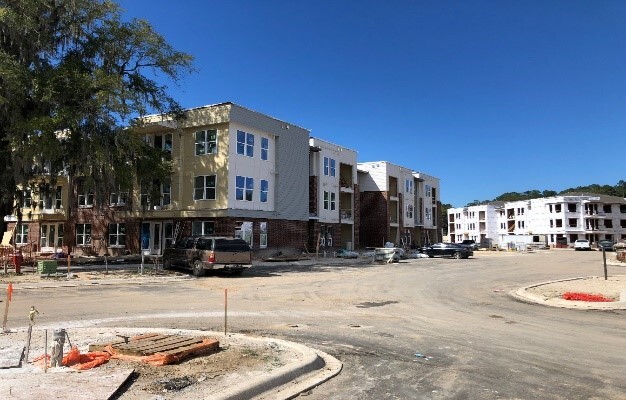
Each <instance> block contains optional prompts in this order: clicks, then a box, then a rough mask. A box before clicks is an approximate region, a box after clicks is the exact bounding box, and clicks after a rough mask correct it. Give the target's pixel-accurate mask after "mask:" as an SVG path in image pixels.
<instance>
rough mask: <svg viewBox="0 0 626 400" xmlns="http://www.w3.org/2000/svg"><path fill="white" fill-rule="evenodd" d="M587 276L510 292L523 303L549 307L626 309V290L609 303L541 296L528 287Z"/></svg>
mask: <svg viewBox="0 0 626 400" xmlns="http://www.w3.org/2000/svg"><path fill="white" fill-rule="evenodd" d="M587 278H589V277H585V276H580V277H576V278H568V279H559V280H554V281H547V282H541V283H536V284H533V285H529V286H525V287H522V288H519V289H514V290H512V291H510V292H509V293H508V294H509V295H510V296H511V297H513V298H514V299H516V300H518V301H521V302H523V303H529V304H540V305H543V306H548V307H557V308H570V309H578V310H599V311H607V310H626V291H622V292H621V293H620V301H614V302H609V303H596V302H587V301H572V300H563V299H558V298H545V297H543V296H539V295H536V294H533V293H529V292H528V289H531V288H535V287H538V286H544V285H549V284H552V283H558V282H568V281H575V280H580V279H587Z"/></svg>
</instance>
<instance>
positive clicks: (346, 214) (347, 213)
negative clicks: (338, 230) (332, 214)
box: [339, 208, 354, 222]
mask: <svg viewBox="0 0 626 400" xmlns="http://www.w3.org/2000/svg"><path fill="white" fill-rule="evenodd" d="M339 219H340V220H341V222H354V218H353V216H352V210H351V209H349V208H345V209H341V210H339Z"/></svg>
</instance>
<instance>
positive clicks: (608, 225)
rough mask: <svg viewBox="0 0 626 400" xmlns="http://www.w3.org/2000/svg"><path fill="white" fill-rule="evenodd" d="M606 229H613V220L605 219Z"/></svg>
mask: <svg viewBox="0 0 626 400" xmlns="http://www.w3.org/2000/svg"><path fill="white" fill-rule="evenodd" d="M604 227H605V228H613V220H610V219H605V220H604Z"/></svg>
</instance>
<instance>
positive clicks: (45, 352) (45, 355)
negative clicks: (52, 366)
mask: <svg viewBox="0 0 626 400" xmlns="http://www.w3.org/2000/svg"><path fill="white" fill-rule="evenodd" d="M44 331H45V332H46V339H45V342H44V347H43V348H44V350H43V372H48V330H47V329H45V330H44Z"/></svg>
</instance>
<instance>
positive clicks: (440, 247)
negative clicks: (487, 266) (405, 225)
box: [422, 243, 474, 258]
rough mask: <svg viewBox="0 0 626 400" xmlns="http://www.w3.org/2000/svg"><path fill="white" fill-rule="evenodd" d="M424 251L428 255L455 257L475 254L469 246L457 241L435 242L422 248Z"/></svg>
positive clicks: (466, 256)
mask: <svg viewBox="0 0 626 400" xmlns="http://www.w3.org/2000/svg"><path fill="white" fill-rule="evenodd" d="M422 253H424V254H426V255H427V256H428V257H431V258H432V257H454V258H468V257H469V256H471V255H474V252H473V251H472V250H470V249H469V248H468V247H467V246H462V245H460V244H457V243H435V244H433V245H430V246H426V247H423V248H422Z"/></svg>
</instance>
